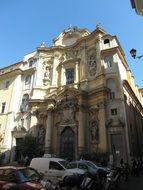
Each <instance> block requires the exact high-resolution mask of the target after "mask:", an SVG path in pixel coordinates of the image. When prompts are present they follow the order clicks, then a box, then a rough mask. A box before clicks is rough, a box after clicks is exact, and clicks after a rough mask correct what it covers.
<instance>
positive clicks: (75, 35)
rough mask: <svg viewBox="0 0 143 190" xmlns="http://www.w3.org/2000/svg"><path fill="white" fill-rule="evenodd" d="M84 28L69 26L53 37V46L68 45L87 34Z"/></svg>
mask: <svg viewBox="0 0 143 190" xmlns="http://www.w3.org/2000/svg"><path fill="white" fill-rule="evenodd" d="M89 34H90V33H89V31H88V30H86V29H79V28H77V27H70V28H68V29H66V30H64V31H63V32H62V33H61V34H60V35H59V36H58V37H57V38H55V39H54V46H70V45H73V44H74V43H76V41H77V40H78V39H80V38H82V37H84V36H87V35H89Z"/></svg>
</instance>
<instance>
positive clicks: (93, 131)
mask: <svg viewBox="0 0 143 190" xmlns="http://www.w3.org/2000/svg"><path fill="white" fill-rule="evenodd" d="M98 113H99V109H98V106H92V107H91V108H90V112H89V114H90V121H89V131H90V139H91V142H95V143H98V142H99V119H98Z"/></svg>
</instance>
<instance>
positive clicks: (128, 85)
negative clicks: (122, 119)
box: [123, 80, 143, 110]
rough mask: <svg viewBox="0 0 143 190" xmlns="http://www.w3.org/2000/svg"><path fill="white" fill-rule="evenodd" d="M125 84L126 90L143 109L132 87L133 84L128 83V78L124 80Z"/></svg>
mask: <svg viewBox="0 0 143 190" xmlns="http://www.w3.org/2000/svg"><path fill="white" fill-rule="evenodd" d="M123 86H124V87H125V88H126V90H127V91H128V93H129V94H130V96H131V97H132V99H133V100H134V102H135V103H136V105H138V106H139V107H140V110H142V109H143V106H142V104H141V103H140V101H139V100H138V98H137V96H136V95H135V92H134V91H133V90H132V88H131V86H130V84H129V83H128V81H127V80H123Z"/></svg>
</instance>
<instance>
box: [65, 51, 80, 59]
mask: <svg viewBox="0 0 143 190" xmlns="http://www.w3.org/2000/svg"><path fill="white" fill-rule="evenodd" d="M77 54H78V51H77V50H76V51H75V50H74V51H73V50H69V51H67V52H66V53H65V58H66V59H67V60H68V59H74V58H76V57H77Z"/></svg>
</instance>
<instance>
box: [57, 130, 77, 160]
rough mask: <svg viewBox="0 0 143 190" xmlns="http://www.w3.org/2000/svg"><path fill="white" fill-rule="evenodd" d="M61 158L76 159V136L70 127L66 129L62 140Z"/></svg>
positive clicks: (62, 134)
mask: <svg viewBox="0 0 143 190" xmlns="http://www.w3.org/2000/svg"><path fill="white" fill-rule="evenodd" d="M60 157H62V158H65V159H74V158H75V134H74V132H73V130H72V129H71V128H70V127H65V129H64V130H63V132H62V133H61V138H60Z"/></svg>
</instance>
